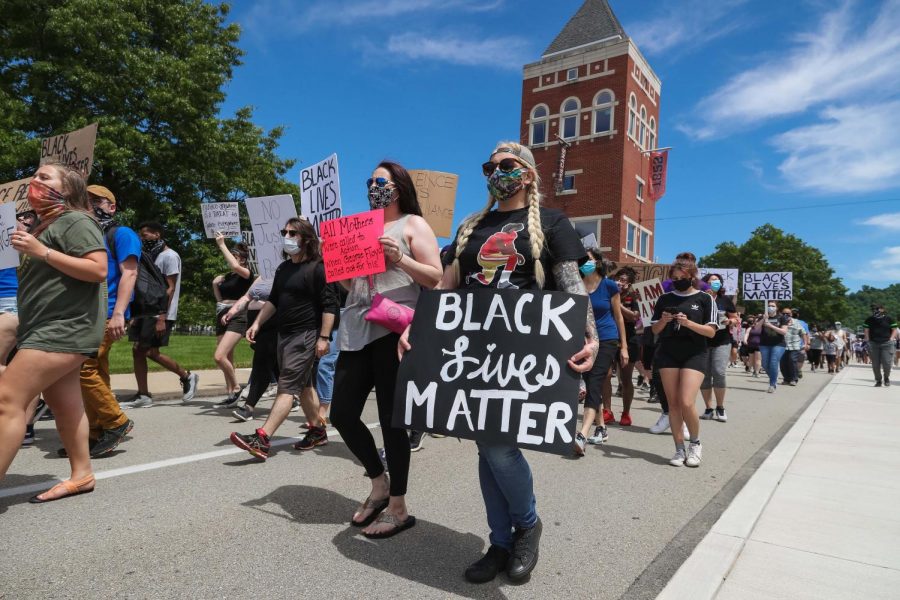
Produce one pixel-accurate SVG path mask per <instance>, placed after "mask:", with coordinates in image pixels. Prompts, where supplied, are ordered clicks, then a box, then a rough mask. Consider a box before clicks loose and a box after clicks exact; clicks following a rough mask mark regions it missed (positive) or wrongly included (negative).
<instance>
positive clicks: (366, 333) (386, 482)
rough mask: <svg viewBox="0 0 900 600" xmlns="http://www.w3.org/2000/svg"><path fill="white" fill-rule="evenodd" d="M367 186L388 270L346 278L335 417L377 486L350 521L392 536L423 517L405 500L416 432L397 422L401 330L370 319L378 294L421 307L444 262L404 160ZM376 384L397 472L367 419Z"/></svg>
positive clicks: (384, 166)
mask: <svg viewBox="0 0 900 600" xmlns="http://www.w3.org/2000/svg"><path fill="white" fill-rule="evenodd" d="M366 188H367V190H368V196H369V206H370V207H371V208H372V210H378V209H383V210H384V233H383V235H382V236H381V238H380V242H381V246H382V248H383V250H384V257H385V266H386V270H385V272H384V273H378V274H377V275H372V276H371V277H356V278H353V279H349V280H343V281H341V285H343V286H344V288H346V289H347V290H348V291H349V295H348V296H347V303H346V307H345V309H344V312H343V314H342V317H341V322H342V325H341V328H340V330H339V334H338V335H339V340H340V352H339V353H338V358H337V364H336V365H335V373H334V389H333V399H332V403H331V423H332V424H333V425H334V427H335V428H336V429H337V430H338V431H339V432H340V434H341V436H342V437H343V438H344V441H345V442H346V443H347V447H348V448H350V451H351V452H353V455H354V456H356V458H358V459H359V461H360V462H361V463H362V464H363V466H364V467H365V469H366V476H368V478H369V479H370V481H371V486H372V487H371V491H370V492H369V495H368V497H367V498H366V500H365V501H364V502H363V503H362V504H361V505H360V506H359V508H358V509H357V510H356V512H355V513H354V514H353V516H352V518H351V524H352V525H353V526H355V527H362V528H363V530H362V533H363V535H364V536H366V537H369V538H386V537H390V536H393V535H396V534H397V533H400V532H401V531H404V530H406V529H409V528H410V527H412V526H413V525H415V523H416V519H415V517H413V516H412V515H410V514H409V511H408V510H407V506H406V491H407V490H406V487H407V481H408V479H409V459H410V438H409V434H407V432H406V430H405V429H402V428H399V427H394V426H393V423H392V416H393V411H394V388H395V385H396V383H397V370H398V369H399V368H400V360H399V358H398V357H397V342H398V340H399V337H400V335H399V334H398V333H394V332H392V331H391V330H389V329H387V328H385V327H382V326H381V325H379V324H377V323H375V322H372V321H367V320H366V315H367V314H368V313H369V311H370V310H371V308H372V298H373V296H374V295H375V294H376V293H378V294H381V295H383V296H385V297H387V298H389V299H390V300H393V301H394V302H396V303H397V304H401V305H403V306H407V307H409V308H412V309H415V307H416V302H417V301H418V299H419V293H420V292H421V290H422V289H423V288H425V289H431V288H433V287H434V286H435V285H436V284H437V283H438V281H439V280H440V278H441V261H440V255H439V253H438V243H437V238H436V237H435V235H434V232H433V231H432V230H431V227H429V226H428V222H427V221H426V220H425V219H424V218H423V217H422V209H421V208H420V206H419V198H418V196H417V194H416V188H415V185H413V180H412V177H411V176H410V175H409V172H408V171H407V170H406V169H405V168H403V166H402V165H399V164H397V163H395V162H390V161H382V162H381V163H380V164H379V165H378V166H377V167H375V170H374V171H373V172H372V177H371V178H369V180H368V181H366ZM373 387H374V388H375V398H376V402H377V404H378V421H379V422H380V423H381V435H382V438H383V440H384V450H385V457H386V461H387V466H388V470H389V471H390V478H388V474H387V473H386V472H385V468H384V465H383V464H382V462H381V458H379V456H378V449H377V448H376V447H375V439H374V438H373V437H372V432H371V430H370V429H369V428H368V427H366V424H365V423H363V421H362V412H363V408H364V407H365V405H366V399H367V398H368V397H369V394H370V393H371V391H372V388H373Z"/></svg>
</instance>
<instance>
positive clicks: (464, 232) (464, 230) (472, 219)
mask: <svg viewBox="0 0 900 600" xmlns="http://www.w3.org/2000/svg"><path fill="white" fill-rule="evenodd" d="M488 196H489V197H488V203H487V206H485V207H484V208H482V209H481V210H480V211H479V212H477V213H475V214H473V215H469V216H468V217H466V220H465V221H463V224H462V225H460V226H459V236H457V238H456V253H455V258H454V259H453V265H452V267H453V275H454V276H455V277H456V281H457V283H458V284H459V283H462V281H461V280H460V277H459V255H460V254H462V251H463V250H464V249H465V247H466V244H468V243H469V236H470V235H472V232H473V231H474V230H475V227H476V226H477V225H478V223H480V222H481V220H482V219H483V218H485V217H486V216H487V214H488V213H489V212H491V209H492V208H493V207H494V204H496V203H497V201H496V200H494V197H493V196H490V194H489V195H488Z"/></svg>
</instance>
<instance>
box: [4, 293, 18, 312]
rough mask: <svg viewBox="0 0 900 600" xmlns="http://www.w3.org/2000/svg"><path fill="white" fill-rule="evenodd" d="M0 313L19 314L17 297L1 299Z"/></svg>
mask: <svg viewBox="0 0 900 600" xmlns="http://www.w3.org/2000/svg"><path fill="white" fill-rule="evenodd" d="M0 313H9V314H11V315H18V314H19V305H18V303H17V302H16V297H15V296H8V297H6V298H0Z"/></svg>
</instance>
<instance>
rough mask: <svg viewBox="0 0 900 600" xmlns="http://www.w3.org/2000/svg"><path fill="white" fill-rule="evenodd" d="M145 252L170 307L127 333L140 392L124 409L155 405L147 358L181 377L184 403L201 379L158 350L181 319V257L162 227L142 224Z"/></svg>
mask: <svg viewBox="0 0 900 600" xmlns="http://www.w3.org/2000/svg"><path fill="white" fill-rule="evenodd" d="M139 229H140V235H141V241H142V244H143V250H144V252H146V253H147V254H149V255H150V258H152V259H153V262H154V263H155V264H156V266H157V267H158V268H159V270H160V272H161V273H162V274H163V276H164V277H165V278H166V288H167V289H166V293H167V295H168V297H169V308H168V311H167V312H165V313H161V314H160V315H158V316H157V317H143V318H136V319H134V321H132V323H131V327H130V328H129V330H128V339H129V340H130V341H132V342H134V346H133V348H132V356H133V358H134V378H135V379H136V380H137V387H138V391H137V394H135V396H134V398H132V399H130V400H129V401H128V402H124V403H122V405H121V406H122V407H123V408H144V407H148V406H153V398H152V396H151V395H150V390H149V386H148V383H147V359H148V358H149V359H150V360H152V361H154V362H155V363H158V364H160V365H162V366H163V367H165V368H166V369H167V370H169V371H171V372H172V373H175V374H176V375H178V377H179V379H181V387H182V391H183V392H184V395H183V396H182V398H181V399H182V401H184V402H187V401H188V400H191V399H192V398H193V397H194V394H195V393H196V392H197V382H198V381H199V379H200V376H199V375H197V374H196V373H191V372H189V371H187V370H185V369H184V368H182V367H181V365H179V364H178V363H177V362H175V361H174V360H173V359H172V358H170V357H168V356H166V355H165V354H162V353H161V352H160V351H159V349H160V348H161V347H163V346H168V345H169V335H170V334H171V333H172V327H173V326H174V325H175V319H176V318H177V317H178V294H179V292H180V291H181V257H180V256H178V253H177V252H175V251H174V250H172V249H171V248H169V247H168V246H167V245H166V242H165V240H163V237H162V234H163V229H162V225H160V224H159V223H143V224H142V225H141V226H140V228H139Z"/></svg>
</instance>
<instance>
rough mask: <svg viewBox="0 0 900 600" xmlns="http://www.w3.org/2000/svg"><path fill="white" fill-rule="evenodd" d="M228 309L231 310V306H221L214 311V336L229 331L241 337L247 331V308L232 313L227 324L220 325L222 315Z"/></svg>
mask: <svg viewBox="0 0 900 600" xmlns="http://www.w3.org/2000/svg"><path fill="white" fill-rule="evenodd" d="M229 310H231V308H223V309H222V310H220V311H219V312H218V313H216V337H218V336H220V335H225V332H226V331H231V332H233V333H236V334H238V335H240V336H241V337H243V336H244V334H245V333H247V309H246V308H245V309H243V310H241V311H240V312H238V313H237V314H236V315H234V317H232V318H231V320H230V321H228V325H222V317H223V316H224V315H225V313H227V312H228V311H229Z"/></svg>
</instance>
